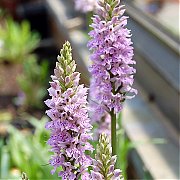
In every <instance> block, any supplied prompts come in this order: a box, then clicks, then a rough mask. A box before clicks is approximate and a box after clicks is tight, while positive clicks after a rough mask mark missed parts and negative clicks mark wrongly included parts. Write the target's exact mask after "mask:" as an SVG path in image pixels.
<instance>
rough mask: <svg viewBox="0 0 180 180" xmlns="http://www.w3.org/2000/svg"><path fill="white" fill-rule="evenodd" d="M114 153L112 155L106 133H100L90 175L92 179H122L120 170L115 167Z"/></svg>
mask: <svg viewBox="0 0 180 180" xmlns="http://www.w3.org/2000/svg"><path fill="white" fill-rule="evenodd" d="M115 163H116V155H114V156H112V149H111V146H110V143H109V139H108V137H107V135H106V134H104V133H103V134H101V135H100V137H99V143H98V145H97V147H96V155H95V159H94V160H93V170H92V171H91V177H92V179H93V180H120V179H123V177H122V174H121V170H120V169H115Z"/></svg>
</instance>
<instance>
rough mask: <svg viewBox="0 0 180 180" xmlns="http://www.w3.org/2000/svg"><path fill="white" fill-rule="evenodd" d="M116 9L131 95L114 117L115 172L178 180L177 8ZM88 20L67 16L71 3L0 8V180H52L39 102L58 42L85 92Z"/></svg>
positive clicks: (157, 4) (147, 1)
mask: <svg viewBox="0 0 180 180" xmlns="http://www.w3.org/2000/svg"><path fill="white" fill-rule="evenodd" d="M121 2H122V4H125V8H126V15H127V16H129V19H128V26H127V28H128V29H130V30H131V33H132V41H133V47H134V54H135V55H134V58H135V60H136V62H137V64H136V66H135V68H136V69H137V74H136V75H135V87H136V89H138V95H137V96H136V97H135V98H134V99H133V100H131V101H127V102H126V103H125V108H124V110H123V112H122V127H119V129H118V131H117V134H118V147H119V152H118V153H119V155H120V159H121V161H120V164H118V166H120V167H121V169H122V170H123V173H124V176H125V178H127V179H180V175H179V168H180V166H179V128H180V127H179V92H180V90H179V60H180V59H179V44H180V41H179V37H180V34H179V5H180V1H179V0H144V1H143V0H122V1H121ZM91 16H92V12H88V13H84V12H81V11H80V10H77V9H75V5H74V1H73V0H66V1H65V0H0V179H20V178H21V174H22V172H25V173H26V174H27V176H28V177H29V178H30V179H32V180H36V179H37V180H39V179H58V178H57V174H54V175H51V173H50V171H51V170H52V167H51V166H50V165H49V162H48V161H49V158H50V156H51V152H49V149H50V148H49V146H48V145H47V144H46V141H47V140H48V138H49V132H48V131H47V130H46V129H45V127H44V126H45V123H46V122H47V121H48V120H49V119H48V117H47V116H46V115H45V111H46V110H47V107H46V106H45V104H44V100H46V99H48V92H47V89H48V88H49V81H50V75H52V74H53V70H54V67H55V63H56V60H57V55H58V54H59V50H60V49H61V48H62V45H63V43H64V42H65V40H68V41H70V42H71V45H72V49H73V56H74V57H73V58H74V59H75V60H76V63H77V70H78V71H79V72H80V73H81V81H82V83H84V84H85V86H87V87H89V80H90V74H89V72H88V66H89V65H90V60H89V56H90V52H89V50H88V48H87V41H88V39H89V37H88V32H89V30H90V28H89V27H88V24H89V23H90V22H91V20H90V17H91ZM97 126H98V124H96V125H94V129H95V128H97ZM94 132H95V131H94Z"/></svg>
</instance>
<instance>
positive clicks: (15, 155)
mask: <svg viewBox="0 0 180 180" xmlns="http://www.w3.org/2000/svg"><path fill="white" fill-rule="evenodd" d="M47 121H48V119H47V118H46V117H43V118H42V119H41V120H37V119H35V118H33V117H31V118H30V119H29V122H30V123H31V124H32V125H33V126H34V127H35V131H34V134H32V133H31V132H29V131H25V130H24V131H19V130H17V129H16V128H14V127H12V126H10V128H9V137H8V140H7V145H4V144H3V142H2V141H0V179H13V178H15V179H20V176H21V172H25V173H26V174H27V176H28V178H29V179H33V180H39V179H58V178H57V177H58V175H57V174H54V175H51V173H50V171H51V169H52V167H51V166H50V165H49V164H48V160H49V159H50V155H51V153H50V152H49V151H48V149H49V147H48V146H47V144H46V141H47V140H48V138H49V132H48V131H46V130H45V128H44V126H45V123H46V122H47ZM12 169H17V170H19V174H18V173H16V174H13V173H12V172H13V171H12Z"/></svg>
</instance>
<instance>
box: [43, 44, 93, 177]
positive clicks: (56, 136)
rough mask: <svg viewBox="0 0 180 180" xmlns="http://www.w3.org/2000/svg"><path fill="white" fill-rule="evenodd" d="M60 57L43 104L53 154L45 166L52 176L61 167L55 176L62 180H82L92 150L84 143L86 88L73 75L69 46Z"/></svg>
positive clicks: (87, 131)
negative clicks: (48, 167) (49, 119)
mask: <svg viewBox="0 0 180 180" xmlns="http://www.w3.org/2000/svg"><path fill="white" fill-rule="evenodd" d="M60 54H61V55H60V56H58V57H57V59H58V62H57V63H56V67H55V70H54V75H53V76H51V78H52V82H50V85H51V87H50V88H49V89H48V91H49V95H50V96H51V99H48V100H46V101H45V104H46V105H47V106H48V107H49V108H50V109H49V110H47V111H46V113H47V115H48V116H49V117H50V118H51V121H50V122H48V123H47V124H46V128H47V129H48V130H50V131H51V136H50V139H49V140H48V142H47V143H48V144H49V145H50V146H51V151H52V152H54V155H53V156H52V157H51V159H50V161H49V162H50V164H51V165H52V166H53V167H54V169H53V170H52V173H54V172H55V171H56V170H58V171H59V169H57V168H59V167H62V170H60V172H59V176H60V177H62V179H64V180H67V179H68V180H69V179H71V180H73V179H79V178H80V177H81V179H85V177H86V176H87V167H88V166H89V165H90V164H91V158H90V157H89V156H87V155H86V154H85V151H92V150H93V148H92V146H91V145H90V144H89V142H88V140H90V139H92V136H91V134H90V131H91V129H92V126H91V125H90V123H89V122H90V119H89V118H88V113H87V88H85V87H84V85H79V79H80V73H79V72H75V69H76V64H75V61H74V60H73V59H72V54H71V46H70V43H69V42H66V43H65V44H64V45H63V48H62V50H61V51H60Z"/></svg>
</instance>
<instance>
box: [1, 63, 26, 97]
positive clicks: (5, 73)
mask: <svg viewBox="0 0 180 180" xmlns="http://www.w3.org/2000/svg"><path fill="white" fill-rule="evenodd" d="M22 68H23V67H22V64H11V63H5V62H4V63H1V64H0V96H16V95H17V94H18V92H19V87H18V84H17V81H16V78H17V76H18V75H19V74H20V73H22Z"/></svg>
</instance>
